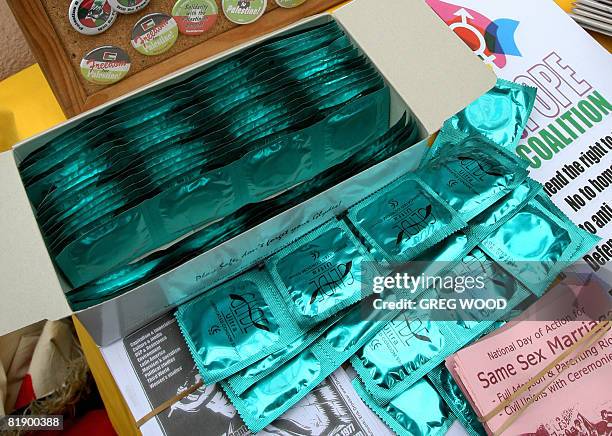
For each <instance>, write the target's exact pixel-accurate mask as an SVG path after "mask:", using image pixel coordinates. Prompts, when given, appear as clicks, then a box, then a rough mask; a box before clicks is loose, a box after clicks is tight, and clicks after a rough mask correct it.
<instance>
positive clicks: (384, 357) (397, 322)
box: [351, 180, 540, 404]
mask: <svg viewBox="0 0 612 436" xmlns="http://www.w3.org/2000/svg"><path fill="white" fill-rule="evenodd" d="M538 192H540V185H539V184H537V183H536V182H531V181H529V180H528V181H526V182H524V183H523V184H522V185H521V186H519V187H518V188H517V189H516V190H515V191H513V193H512V194H511V195H510V196H508V197H507V198H505V199H503V200H499V201H498V203H496V204H495V205H493V206H491V207H490V208H489V209H487V211H485V212H483V213H482V214H481V215H479V217H477V218H476V219H475V220H474V221H475V222H474V225H473V226H470V227H468V229H466V230H465V231H462V232H459V233H456V234H454V235H451V236H450V237H449V238H447V239H445V240H444V241H442V242H441V243H440V244H438V245H436V246H435V247H434V248H432V249H430V250H428V251H426V252H425V253H423V254H421V255H420V256H419V258H418V259H417V260H418V261H420V262H414V263H410V264H409V265H408V268H404V269H402V271H403V272H408V273H409V274H410V275H412V276H414V277H417V276H419V275H421V276H429V277H436V276H438V277H443V276H444V277H446V276H451V275H462V276H464V277H465V276H476V277H478V276H481V277H482V276H483V275H484V277H486V278H487V279H490V280H491V282H490V286H489V287H488V288H487V290H486V294H487V295H485V292H482V291H480V290H479V291H478V292H480V297H481V298H484V297H485V296H489V297H490V298H505V299H506V301H507V302H508V303H507V305H508V307H509V309H508V310H512V309H513V308H514V307H516V306H517V305H518V304H519V303H520V302H522V301H523V300H524V299H525V298H527V296H528V295H529V293H528V292H527V290H526V289H524V288H523V287H522V286H520V285H519V284H518V283H516V280H514V279H513V278H512V277H511V276H510V275H509V274H507V273H505V271H504V270H502V269H501V268H499V267H498V266H497V265H496V264H494V263H493V262H491V261H490V259H488V258H487V257H486V255H485V254H484V253H482V252H481V251H480V250H479V249H478V244H479V243H480V242H481V241H482V240H483V239H484V238H485V237H486V236H487V234H489V233H490V232H493V231H494V230H495V229H496V228H499V227H501V226H503V225H504V223H505V222H507V221H508V220H509V219H510V217H511V216H513V215H514V214H516V213H517V212H518V211H519V210H521V209H522V208H524V207H525V205H526V204H527V203H528V202H529V201H530V200H531V199H532V198H533V197H534V196H535V195H536V194H537V193H538ZM428 262H429V265H423V264H427V263H428ZM413 265H414V266H415V268H416V269H417V270H416V271H412V269H414V268H410V267H411V266H413ZM417 265H418V266H417ZM495 277H497V279H496V278H495ZM427 289H428V286H420V287H419V289H414V290H409V291H410V292H411V293H412V295H413V296H414V297H418V296H419V295H421V294H423V292H425V293H424V294H423V295H422V296H421V297H420V298H421V299H430V298H439V297H445V298H446V297H449V298H452V297H453V295H452V294H453V293H454V292H455V290H456V287H453V289H452V290H450V291H446V292H445V291H444V290H443V289H442V290H432V289H429V290H427ZM395 292H396V293H398V292H400V291H397V290H396V291H395ZM463 292H465V291H463ZM475 292H476V291H475ZM445 293H446V294H447V295H445ZM449 293H450V294H451V295H448V294H449ZM476 293H477V292H476ZM383 296H384V295H383ZM470 296H471V293H470V292H467V293H466V294H465V297H470ZM465 297H464V298H465ZM498 315H499V316H502V314H501V313H500V314H498ZM504 315H505V314H504ZM414 316H415V315H414V314H411V313H409V312H403V313H399V314H398V315H397V317H396V318H395V319H394V320H393V321H392V322H391V323H389V325H388V326H386V327H385V328H384V329H383V330H382V331H381V332H379V333H378V334H377V335H376V337H375V338H374V339H372V341H370V342H369V343H368V344H367V345H366V346H365V347H364V348H363V349H361V350H359V351H358V352H357V353H356V354H355V356H353V358H352V359H351V363H352V364H353V367H354V368H355V370H356V371H357V373H358V374H359V375H360V377H361V379H362V380H363V381H364V383H365V386H366V387H367V388H368V390H369V391H370V392H372V394H373V397H374V398H376V400H377V401H379V402H380V404H386V403H387V402H388V401H389V400H390V399H391V398H393V397H394V396H396V395H397V394H398V393H399V392H401V391H402V389H406V388H407V387H408V386H410V384H411V383H413V382H414V381H415V380H417V379H418V378H419V377H421V376H422V375H424V374H425V373H426V372H427V371H428V369H430V368H432V367H433V366H435V365H436V364H437V363H439V361H442V360H443V359H444V358H445V357H446V356H447V355H448V353H449V352H450V353H452V352H454V350H456V348H457V346H460V344H462V343H463V342H465V340H469V338H471V337H474V336H475V335H477V334H478V332H479V331H481V330H482V329H484V328H486V327H487V326H488V325H490V324H491V323H492V322H493V321H494V320H495V318H496V317H491V316H487V315H486V314H483V313H481V312H479V311H474V312H470V311H462V312H460V313H459V315H458V316H457V317H458V318H459V319H458V320H457V322H452V321H447V322H440V321H432V320H428V319H427V318H425V319H423V320H421V319H419V318H414V319H413V317H414ZM427 323H429V324H427ZM455 324H456V325H455ZM413 326H416V327H413ZM418 326H424V327H423V328H425V329H426V331H427V332H429V334H430V335H428V336H426V337H427V338H428V339H427V340H419V336H418V335H414V336H412V334H413V332H415V330H417V327H418ZM401 332H404V334H402V333H401ZM453 338H456V339H455V340H453Z"/></svg>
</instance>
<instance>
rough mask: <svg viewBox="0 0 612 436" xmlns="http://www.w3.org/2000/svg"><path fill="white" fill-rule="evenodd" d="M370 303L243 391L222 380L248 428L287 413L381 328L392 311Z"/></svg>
mask: <svg viewBox="0 0 612 436" xmlns="http://www.w3.org/2000/svg"><path fill="white" fill-rule="evenodd" d="M371 307H372V302H371V301H370V298H368V299H366V300H363V301H362V302H361V303H359V304H357V305H356V306H353V307H352V308H351V309H350V310H349V311H348V312H347V313H346V314H345V315H344V316H343V317H342V319H340V320H339V321H338V322H337V323H336V324H335V325H334V326H333V327H332V328H330V329H329V330H327V331H326V332H325V333H324V334H323V335H322V336H321V337H320V338H319V339H317V340H316V341H315V342H314V343H313V344H312V345H311V346H310V347H308V348H306V349H305V350H304V351H302V352H301V353H300V354H298V355H297V356H295V357H294V358H293V359H291V360H290V361H289V362H286V363H285V364H284V365H282V366H281V367H280V368H278V369H277V370H276V371H274V372H273V373H271V374H269V375H268V376H267V377H265V378H263V379H262V380H260V381H259V382H257V383H256V384H255V385H253V386H251V387H249V388H248V389H247V390H246V391H245V392H243V393H242V394H240V395H238V394H236V393H235V392H234V391H233V390H232V389H231V386H229V385H228V383H226V382H225V381H222V382H221V386H222V387H223V389H224V390H225V392H226V393H227V395H228V397H229V399H230V401H231V402H232V404H233V405H234V406H235V407H236V409H237V410H238V412H239V413H240V416H241V417H242V419H243V420H244V422H245V424H246V425H247V427H248V428H249V430H251V431H252V432H254V433H257V432H258V431H261V430H262V429H263V428H264V427H266V426H267V425H268V424H270V423H271V422H272V421H274V420H275V419H276V418H278V417H279V416H281V415H282V414H283V413H285V412H286V411H287V410H288V409H289V408H291V407H292V406H293V405H294V404H296V403H297V402H298V401H300V400H301V399H302V398H304V397H305V396H306V395H307V394H308V392H310V391H311V390H312V389H314V388H315V387H316V386H317V385H318V384H319V383H321V382H322V381H323V380H324V379H325V378H326V377H327V376H329V375H330V374H331V373H333V372H334V371H335V370H336V369H338V368H339V367H340V366H341V365H342V364H343V363H344V362H345V361H346V360H347V359H348V358H349V357H350V356H351V355H352V354H353V353H355V351H356V350H357V349H359V348H360V347H361V346H363V344H364V343H365V342H367V341H368V340H369V339H370V338H371V337H372V336H373V335H374V334H376V332H378V331H379V329H380V328H382V326H383V325H384V324H385V322H386V321H388V319H389V314H388V313H381V311H375V310H372V309H371Z"/></svg>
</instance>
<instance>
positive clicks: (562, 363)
mask: <svg viewBox="0 0 612 436" xmlns="http://www.w3.org/2000/svg"><path fill="white" fill-rule="evenodd" d="M606 294H607V293H606V292H605V288H604V287H602V286H601V285H600V284H598V283H596V282H591V283H589V284H588V285H586V286H568V285H567V283H564V285H560V286H557V287H556V288H555V289H553V291H551V292H549V293H548V294H547V295H545V296H544V297H543V298H542V299H541V300H540V301H538V302H537V303H536V304H534V305H533V306H532V307H531V308H529V309H528V310H527V311H526V312H525V313H524V314H522V315H521V317H520V320H514V321H512V322H510V323H508V324H507V325H506V326H504V327H503V328H502V329H500V330H498V331H497V332H495V333H494V334H492V335H489V336H487V337H485V338H483V339H482V340H480V341H479V342H476V343H475V344H473V345H472V346H470V347H467V348H465V349H463V350H461V351H459V352H458V353H456V354H455V355H453V356H451V357H450V358H448V359H447V361H446V365H447V367H448V368H449V370H450V371H451V373H452V374H453V377H454V378H455V380H457V382H458V384H459V386H460V387H461V388H462V390H463V391H464V393H465V394H466V396H467V397H468V398H469V400H470V402H471V403H472V406H473V407H474V409H475V411H476V412H477V414H478V415H479V416H481V417H482V416H485V417H486V415H488V414H490V413H491V412H492V411H493V410H494V409H495V408H496V407H497V406H499V405H500V403H504V402H505V403H506V404H504V405H503V407H499V409H500V410H499V411H498V413H496V414H495V415H494V416H491V417H490V419H488V421H487V422H486V423H485V428H486V429H487V431H488V432H489V433H490V434H507V435H537V436H546V435H551V436H552V435H554V436H561V435H563V436H583V435H584V436H587V435H588V436H593V435H611V434H612V331H611V330H610V328H609V325H607V324H604V322H606V320H609V319H610V318H611V315H612V313H611V307H610V299H609V298H610V297H609V296H608V295H606ZM587 296H588V298H587ZM602 321H603V322H602ZM604 327H605V328H604ZM543 370H544V372H543V373H542V371H543ZM540 373H541V374H540ZM532 379H534V382H533V383H532V384H531V386H529V387H528V388H527V389H526V390H525V392H523V393H521V394H515V392H516V391H518V390H519V389H521V387H522V386H523V385H525V384H529V383H528V382H530V380H532ZM513 394H515V396H514V397H513V398H512V399H511V400H510V401H508V399H509V398H510V397H512V396H513ZM529 403H531V404H529Z"/></svg>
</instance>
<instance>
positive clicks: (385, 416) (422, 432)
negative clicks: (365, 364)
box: [353, 378, 456, 436]
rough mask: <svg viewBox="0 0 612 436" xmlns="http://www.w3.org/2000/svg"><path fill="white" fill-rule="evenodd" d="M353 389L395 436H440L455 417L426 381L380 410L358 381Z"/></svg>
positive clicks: (354, 383) (413, 386)
mask: <svg viewBox="0 0 612 436" xmlns="http://www.w3.org/2000/svg"><path fill="white" fill-rule="evenodd" d="M353 387H354V388H355V390H356V391H357V393H358V394H359V397H360V398H361V399H362V400H363V401H364V402H365V403H366V405H367V406H368V407H369V408H370V409H371V410H372V411H373V412H374V413H376V415H378V416H379V417H380V418H381V419H382V420H383V422H385V424H387V425H388V426H389V427H390V428H391V429H392V430H393V431H394V432H395V433H396V434H397V435H398V436H443V435H445V434H446V432H447V431H448V429H449V428H450V426H451V425H452V423H453V422H454V421H455V420H456V417H455V416H454V415H453V413H452V412H451V411H450V409H449V408H448V406H447V404H446V403H445V402H444V400H443V399H442V397H441V396H440V394H438V392H437V391H436V390H435V389H434V387H433V386H432V384H431V383H430V382H429V380H427V379H421V380H419V381H418V382H417V383H415V384H414V385H412V386H411V387H410V388H408V389H407V390H406V391H404V392H402V393H401V394H399V395H398V396H397V397H395V398H393V399H392V400H391V401H390V402H389V404H388V405H386V406H381V405H379V404H378V403H376V401H374V400H373V398H372V397H371V396H370V395H369V394H368V392H367V390H366V389H365V388H364V386H363V385H362V384H361V383H360V381H359V379H358V378H356V379H354V380H353Z"/></svg>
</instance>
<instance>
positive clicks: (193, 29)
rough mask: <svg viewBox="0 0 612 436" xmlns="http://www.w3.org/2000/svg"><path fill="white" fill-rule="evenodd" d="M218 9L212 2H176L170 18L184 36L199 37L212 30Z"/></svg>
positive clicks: (197, 0) (205, 0)
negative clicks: (172, 18)
mask: <svg viewBox="0 0 612 436" xmlns="http://www.w3.org/2000/svg"><path fill="white" fill-rule="evenodd" d="M218 15H219V9H218V8H217V3H216V2H215V1H214V0H178V1H177V2H176V3H175V4H174V7H173V8H172V16H173V17H174V19H175V21H176V24H177V25H178V28H179V32H181V33H182V34H184V35H200V34H202V33H204V32H206V31H208V30H210V29H212V28H213V26H214V25H215V23H216V22H217V16H218Z"/></svg>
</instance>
